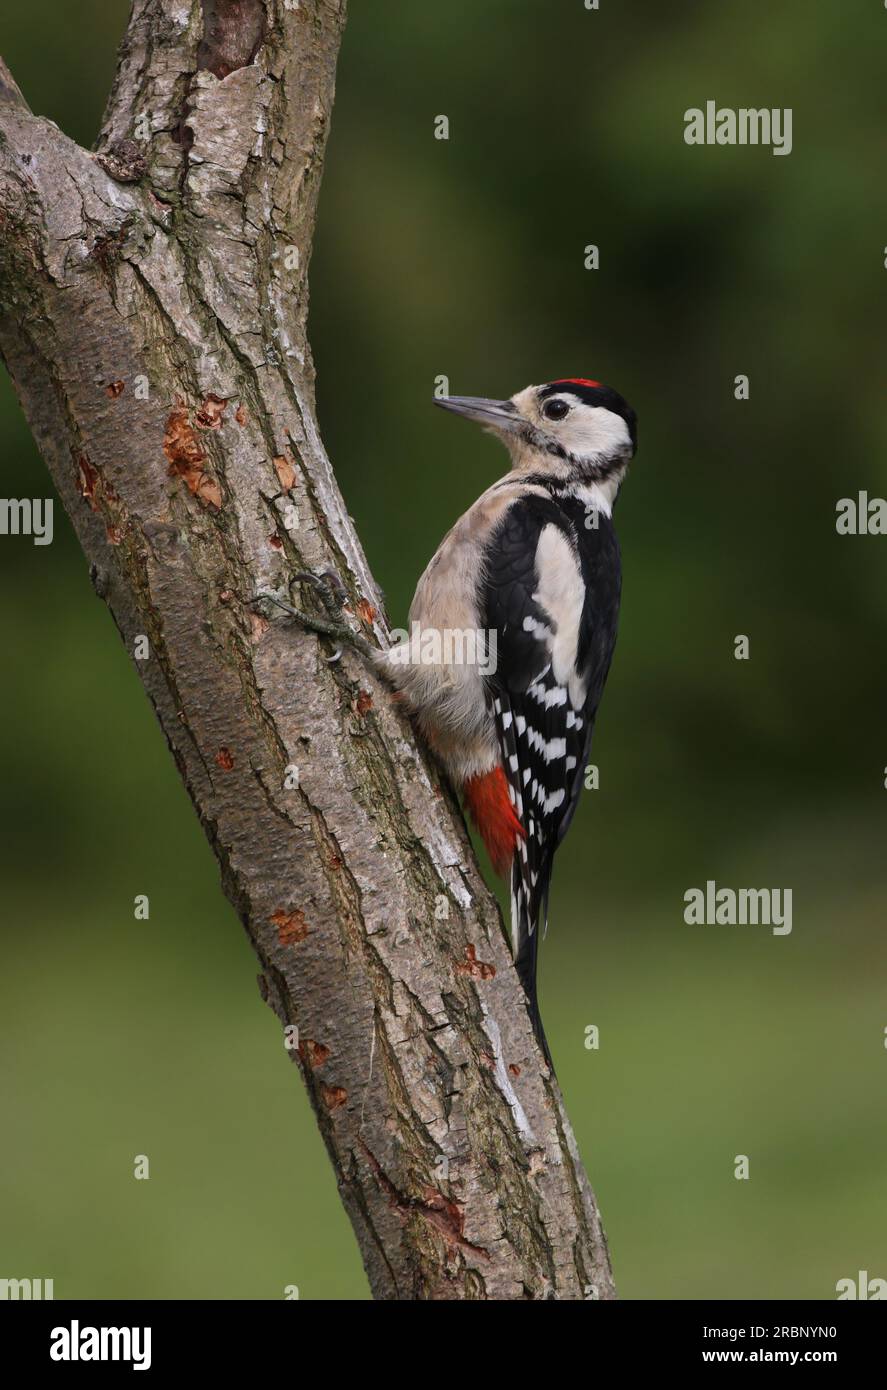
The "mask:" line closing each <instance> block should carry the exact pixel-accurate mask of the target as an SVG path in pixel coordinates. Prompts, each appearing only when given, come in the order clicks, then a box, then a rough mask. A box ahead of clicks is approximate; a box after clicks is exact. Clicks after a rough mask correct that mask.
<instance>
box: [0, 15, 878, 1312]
mask: <svg viewBox="0 0 887 1390" xmlns="http://www.w3.org/2000/svg"><path fill="white" fill-rule="evenodd" d="M126 13H127V6H126V5H125V4H124V3H123V2H122V0H81V3H80V4H78V5H77V6H72V5H71V4H69V3H68V0H30V3H29V4H28V5H27V6H23V7H20V8H18V9H17V10H14V11H9V12H7V13H5V14H4V17H3V20H2V23H0V34H2V44H0V47H2V49H3V51H4V52H5V56H6V58H7V60H8V61H9V63H10V65H11V67H12V70H13V72H14V73H15V74H16V75H17V77H18V80H19V82H20V84H21V86H22V88H23V90H24V92H25V94H26V96H27V97H28V99H29V101H30V102H31V104H32V106H33V107H34V109H35V110H36V111H38V112H41V113H43V114H45V115H47V116H50V117H52V118H53V119H54V120H56V121H57V122H58V123H59V124H60V125H61V126H62V127H63V128H64V129H65V130H67V131H68V132H69V133H70V134H71V135H73V136H75V137H76V138H78V139H79V140H81V141H82V142H83V143H86V144H91V143H92V141H93V139H94V137H95V133H96V130H97V126H98V122H99V119H100V115H101V111H102V108H103V105H104V100H105V95H106V93H107V90H108V87H109V83H110V79H111V73H112V68H113V63H114V54H115V48H116V44H117V41H118V39H119V36H120V33H121V31H122V28H123V25H124V22H125V18H126ZM885 26H887V12H885V10H884V8H883V6H882V5H881V4H880V3H879V0H869V3H861V2H860V3H849V0H842V3H841V4H840V5H839V4H838V3H837V0H834V2H833V3H832V4H818V5H815V6H811V5H810V4H808V3H805V0H782V2H781V3H777V4H773V3H772V0H766V2H765V0H729V2H727V0H722V3H719V4H717V5H714V4H703V3H699V2H698V0H696V2H694V0H685V3H682V4H664V3H662V0H635V2H634V3H628V2H626V3H616V0H602V8H601V10H600V11H599V12H589V11H587V10H586V9H585V8H584V4H583V0H544V3H543V0H534V2H533V3H530V0H484V2H483V3H481V4H479V3H477V0H447V3H446V4H441V5H435V4H429V3H425V4H419V3H416V2H415V0H352V4H351V15H350V19H349V24H348V28H347V30H346V37H345V44H344V49H343V53H342V58H341V63H340V68H339V89H338V98H337V104H336V109H335V114H334V121H333V134H332V139H331V143H330V148H329V155H328V161H327V169H326V174H325V181H324V188H323V194H322V197H321V216H320V223H319V228H318V234H317V239H316V249H315V257H314V262H313V266H312V275H311V279H312V311H311V334H312V341H313V344H314V349H315V356H316V359H317V365H318V371H319V384H318V400H319V409H320V418H321V423H322V426H323V429H324V433H325V437H326V441H327V444H328V446H329V448H330V452H331V455H332V457H333V459H334V462H335V466H336V470H337V473H338V476H339V479H340V481H341V485H342V488H343V491H344V493H345V496H346V499H347V502H348V505H349V508H350V510H351V512H352V514H353V516H354V517H355V520H356V522H357V525H358V528H359V531H360V534H361V537H362V539H363V542H364V545H365V547H366V550H367V552H368V555H369V557H370V561H371V563H372V565H373V567H374V570H375V573H376V575H377V577H378V579H379V581H380V582H381V584H382V585H383V587H384V588H385V590H386V593H387V596H388V602H389V608H390V612H391V615H392V617H393V619H394V620H395V621H398V622H400V621H403V618H404V617H405V614H406V608H407V605H408V602H409V598H410V595H411V591H412V585H413V584H414V582H415V579H416V577H417V575H418V574H419V572H420V570H421V569H422V567H423V566H424V564H425V563H426V561H427V559H428V556H429V555H430V553H431V551H432V550H433V548H434V547H435V546H436V544H437V542H438V540H439V539H440V536H441V535H442V533H443V531H444V530H445V529H446V528H447V526H448V525H449V524H450V523H451V521H452V520H453V519H454V518H455V517H456V516H457V515H458V513H459V512H460V511H461V510H463V509H464V508H465V507H466V505H467V504H468V503H469V502H470V501H472V500H473V498H474V497H475V496H476V495H477V493H478V492H479V491H480V490H481V489H482V488H483V487H484V486H485V485H486V484H487V483H488V482H490V481H492V480H493V479H494V478H495V477H496V476H498V474H499V473H500V472H501V471H503V468H504V463H505V455H504V454H503V453H501V452H497V449H498V446H496V445H495V444H494V443H493V442H492V441H490V440H489V439H487V438H485V437H484V436H483V435H482V434H481V433H479V432H475V431H473V430H472V429H470V428H469V427H468V426H467V425H465V424H464V423H463V422H457V421H453V420H450V419H445V418H444V417H442V416H440V415H439V414H437V413H436V412H433V411H432V409H431V408H430V405H429V399H430V396H431V392H432V389H433V385H434V380H435V378H436V377H437V376H438V375H439V374H445V375H447V376H448V377H449V381H450V385H451V388H452V390H453V391H454V392H464V393H471V394H475V393H476V394H489V395H499V394H503V395H504V394H510V393H511V392H512V391H514V390H516V389H518V388H519V387H522V386H524V385H526V384H527V383H528V382H530V381H534V382H539V381H546V380H550V379H552V378H554V377H557V376H559V375H580V376H595V377H600V378H601V379H603V380H605V381H607V382H609V383H610V384H612V385H614V386H615V387H617V389H619V390H620V391H622V392H623V393H624V394H625V395H626V396H627V397H628V399H629V400H630V401H631V402H632V403H633V405H634V406H635V407H636V409H637V411H638V414H639V416H640V451H639V454H638V458H637V461H636V463H635V466H634V469H633V471H632V473H631V475H630V478H629V481H628V484H627V485H626V487H625V489H624V491H623V495H622V499H621V501H620V504H619V508H618V512H617V522H618V529H619V532H620V536H621V540H622V546H623V556H624V568H625V589H624V599H623V611H622V624H621V634H620V640H619V644H618V647H617V652H616V659H615V663H614V667H613V671H612V674H611V677H610V681H609V686H608V689H607V692H606V695H605V698H604V703H603V707H602V713H601V716H600V719H599V724H598V735H597V743H596V748H595V754H594V758H595V761H596V762H597V763H598V764H599V766H600V769H601V787H600V790H599V791H596V792H587V793H586V796H585V803H584V804H583V805H582V807H581V810H580V814H579V817H578V819H577V822H576V824H575V827H574V829H573V832H572V834H571V836H570V837H569V838H568V840H567V842H566V845H565V847H564V849H563V851H562V852H561V855H560V857H559V861H558V871H557V873H556V876H555V890H554V898H553V911H552V928H551V930H550V932H549V936H548V940H547V942H546V945H545V950H544V954H543V964H542V1003H543V1012H544V1015H545V1019H546V1028H547V1031H548V1035H549V1038H550V1041H551V1044H552V1047H553V1051H554V1055H555V1057H556V1059H557V1062H558V1068H559V1074H560V1077H561V1080H562V1084H563V1087H564V1090H565V1093H566V1097H567V1102H568V1106H569V1109H570V1112H571V1115H572V1117H573V1121H574V1124H575V1127H576V1131H577V1135H578V1138H579V1142H580V1145H581V1149H582V1152H583V1155H584V1158H585V1161H586V1164H587V1166H588V1169H589V1172H590V1174H591V1177H592V1181H593V1182H594V1185H595V1187H596V1189H597V1192H598V1196H599V1198H600V1202H601V1206H602V1210H603V1214H604V1218H605V1222H606V1226H607V1230H608V1233H609V1238H610V1243H611V1248H612V1253H613V1258H614V1264H615V1270H616V1276H617V1281H618V1286H619V1289H620V1292H621V1294H622V1296H623V1297H627V1298H652V1297H667V1298H699V1297H709V1296H714V1297H719V1298H774V1297H775V1298H787V1297H793V1296H798V1297H804V1298H828V1297H834V1291H835V1283H836V1281H837V1280H838V1279H839V1278H843V1277H856V1274H857V1271H858V1270H860V1269H867V1270H868V1271H869V1272H870V1273H871V1274H877V1275H881V1276H887V1200H885V1176H887V1163H885V1153H887V1107H885V1090H887V1050H885V1036H884V1029H885V1026H887V936H885V932H884V911H885V901H887V896H885V893H887V856H885V852H884V842H885V828H887V810H885V808H887V800H885V798H887V791H885V788H884V780H885V771H884V769H885V765H887V739H885V736H884V696H885V662H884V652H885V646H887V585H885V574H887V538H878V537H872V536H867V537H864V536H861V537H855V538H853V537H839V536H837V535H836V532H835V524H834V522H835V503H836V501H837V499H838V498H840V497H843V496H847V495H851V496H854V495H855V494H856V492H857V491H858V490H859V489H863V488H865V489H868V491H869V492H870V493H871V494H872V495H879V496H883V495H887V468H885V461H884V460H885V443H887V423H885V414H884V409H883V396H884V392H883V333H882V328H883V295H884V284H885V269H884V256H885V251H884V245H885V242H887V193H885V181H884V154H885V138H884V116H885V110H884V95H883V94H884V71H885V48H884V45H885V38H884V36H885ZM709 98H712V99H714V100H716V101H717V102H718V103H719V104H720V105H722V106H731V107H740V106H769V107H783V108H784V107H791V108H792V109H793V112H794V150H793V153H792V154H791V155H790V156H788V157H781V158H775V157H774V156H773V155H772V154H771V153H770V152H769V150H767V149H765V148H758V149H754V148H713V149H708V148H691V147H688V146H686V145H685V144H684V143H683V138H682V136H683V113H684V111H685V109H686V108H688V107H691V106H703V105H704V103H705V101H706V100H707V99H709ZM439 114H446V115H447V116H448V117H449V119H450V123H451V135H450V139H449V141H448V142H443V141H437V140H435V139H434V138H433V122H434V117H435V116H437V115H439ZM589 243H595V244H597V245H598V246H599V247H600V255H601V267H600V269H599V270H598V271H587V270H586V269H585V268H584V248H585V246H586V245H587V244H589ZM738 373H746V374H748V376H749V377H750V382H751V396H750V400H749V401H747V402H743V403H738V402H737V401H736V400H735V399H734V395H733V390H734V386H733V382H734V377H735V376H736V375H737V374H738ZM0 428H2V438H3V441H4V450H3V470H4V477H5V481H4V485H3V486H4V489H5V493H6V495H8V496H45V495H48V492H49V484H48V482H47V479H46V475H45V472H44V469H43V467H42V464H41V463H40V460H39V458H38V457H37V454H36V452H35V449H34V446H33V444H32V442H31V440H30V437H29V433H28V430H27V427H26V425H25V424H24V421H23V420H22V417H21V414H20V411H19V409H18V406H17V403H16V400H15V397H14V393H13V391H12V389H11V387H10V386H9V383H8V381H6V380H5V378H4V379H3V381H2V384H0ZM0 567H2V581H3V582H2V588H0V604H2V621H3V631H4V650H5V652H6V660H5V663H4V665H5V672H4V680H3V701H4V718H3V720H2V724H0V765H2V769H3V775H2V783H0V785H2V796H3V835H2V840H0V849H2V858H3V883H4V889H3V904H4V907H5V910H6V911H5V917H6V921H5V929H4V934H3V937H2V958H0V960H2V978H0V1055H2V1058H3V1064H2V1083H0V1084H2V1125H3V1149H2V1163H0V1276H4V1277H12V1276H18V1277H23V1276H25V1277H27V1276H30V1277H53V1278H54V1279H55V1291H56V1296H57V1297H66V1296H67V1297H111V1296H117V1297H127V1298H141V1297H146V1298H147V1297H155V1298H156V1297H173V1298H188V1297H211V1298H215V1297H219V1298H222V1297H229V1298H230V1297H236V1298H264V1297H270V1298H279V1297H281V1296H282V1291H283V1287H284V1285H286V1284H291V1283H294V1284H297V1285H298V1286H299V1288H300V1291H301V1296H302V1297H303V1298H365V1297H367V1296H368V1294H367V1286H366V1281H365V1278H364V1275H363V1272H362V1268H361V1264H360V1260H359V1256H358V1252H357V1248H356V1245H355V1242H354V1240H353V1238H352V1235H351V1230H350V1227H349V1225H348V1222H347V1220H346V1218H345V1216H344V1214H343V1212H342V1210H341V1207H340V1204H339V1201H338V1198H337V1195H336V1189H335V1184H334V1181H333V1175H332V1171H331V1168H330V1166H329V1163H328V1161H327V1158H326V1155H325V1153H324V1151H323V1148H322V1146H321V1143H320V1141H319V1138H318V1136H317V1134H316V1132H315V1127H314V1123H313V1119H312V1116H311V1113H310V1110H309V1107H308V1104H307V1102H306V1100H305V1097H304V1095H303V1094H302V1090H301V1086H300V1083H299V1080H298V1076H297V1073H296V1071H295V1069H294V1068H293V1067H292V1065H291V1063H290V1062H289V1061H288V1059H287V1056H286V1054H285V1051H284V1049H283V1048H282V1047H281V1046H280V1037H279V1028H278V1025H277V1022H276V1020H275V1019H274V1017H273V1015H272V1014H271V1012H270V1011H269V1010H268V1009H267V1008H266V1007H265V1006H264V1005H263V1004H262V1003H261V1001H260V998H259V993H258V989H257V988H256V985H255V982H254V976H255V973H256V971H255V965H254V963H253V959H252V956H251V952H250V950H249V948H248V945H247V942H246V939H245V937H244V935H243V933H242V931H241V928H240V927H239V925H238V923H237V921H236V919H235V916H234V913H233V911H232V910H231V909H230V908H229V906H228V905H227V903H226V901H225V899H224V898H223V897H222V895H221V892H220V889H219V879H218V872H217V869H216V865H215V862H214V860H213V857H212V855H211V853H210V850H209V848H208V846H207V845H206V843H205V841H204V839H203V836H202V833H201V832H200V830H199V828H198V825H197V821H196V819H195V817H194V815H193V813H192V811H191V808H190V805H189V803H188V800H187V798H186V795H185V793H184V791H183V789H182V787H181V785H180V783H179V780H178V777H177V774H176V772H175V769H174V767H173V764H172V761H171V759H170V758H169V756H168V753H167V750H166V747H165V744H164V742H163V739H162V737H161V735H160V732H159V730H158V728H157V726H156V724H155V722H154V718H153V715H152V713H151V711H150V708H149V706H148V703H147V701H146V699H145V698H144V696H143V694H142V692H141V689H140V686H139V682H138V679H137V676H136V675H135V673H134V671H133V669H132V667H131V665H130V662H129V660H128V658H127V656H126V654H125V653H124V651H123V649H122V647H121V645H120V643H119V641H118V639H117V636H116V633H115V631H114V628H113V625H112V622H111V620H110V617H109V616H108V614H107V612H106V610H105V609H104V607H103V605H102V604H100V603H99V602H98V601H97V600H96V599H95V598H94V597H93V595H92V590H91V586H90V583H89V579H88V576H87V572H86V567H85V565H84V562H83V560H82V558H81V556H80V554H79V553H78V549H77V546H76V544H75V542H74V540H73V537H72V534H71V530H70V527H69V525H68V523H67V520H66V519H63V518H62V517H61V516H59V514H58V509H57V521H56V541H55V543H54V545H53V546H52V547H51V548H50V549H45V548H39V547H35V546H33V545H32V544H31V543H30V541H28V540H26V539H24V538H18V539H17V538H7V539H4V540H3V541H2V544H0ZM738 633H744V634H747V635H748V636H749V637H750V641H751V659H750V660H749V661H747V662H738V661H736V660H734V657H733V640H734V636H735V635H736V634H738ZM708 878H713V879H716V880H717V882H718V883H719V884H720V885H727V886H732V887H735V888H738V887H751V886H754V887H761V886H768V887H780V888H785V887H791V888H792V889H793V892H794V930H793V932H792V934H791V935H790V936H788V937H783V938H776V937H773V936H772V935H770V934H769V933H768V932H767V930H766V929H764V928H754V927H744V928H743V927H732V928H731V927H715V926H711V927H690V926H687V925H685V923H684V921H683V915H682V914H683V893H684V892H685V890H686V889H687V888H690V887H693V886H702V885H704V883H705V881H706V879H708ZM137 893H147V894H148V895H149V896H150V901H151V916H150V920H149V921H148V922H136V921H134V919H133V908H132V903H133V897H134V895H135V894H137ZM208 961H211V962H212V967H211V969H210V970H208V969H207V962H208ZM591 1023H593V1024H596V1025H597V1026H598V1028H599V1029H600V1037H601V1045H600V1049H599V1050H598V1051H587V1050H586V1049H585V1047H584V1036H585V1029H586V1026H587V1025H588V1024H591ZM139 1153H145V1154H148V1155H149V1157H150V1160H151V1179H150V1181H149V1182H136V1181H134V1180H133V1177H132V1165H133V1158H134V1155H136V1154H139ZM737 1154H747V1155H748V1156H749V1158H750V1165H751V1166H750V1172H751V1177H750V1180H749V1181H747V1182H738V1181H736V1180H735V1178H734V1176H733V1172H734V1156H735V1155H737Z"/></svg>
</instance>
